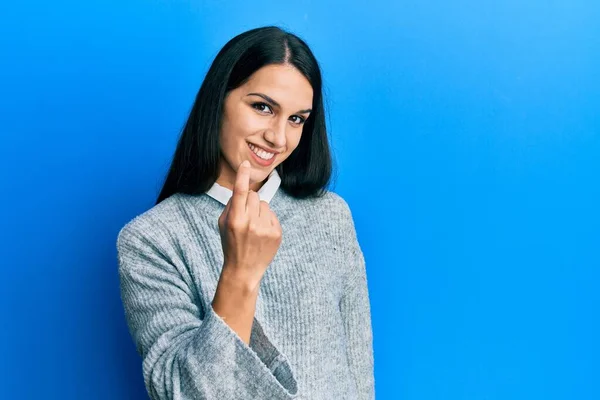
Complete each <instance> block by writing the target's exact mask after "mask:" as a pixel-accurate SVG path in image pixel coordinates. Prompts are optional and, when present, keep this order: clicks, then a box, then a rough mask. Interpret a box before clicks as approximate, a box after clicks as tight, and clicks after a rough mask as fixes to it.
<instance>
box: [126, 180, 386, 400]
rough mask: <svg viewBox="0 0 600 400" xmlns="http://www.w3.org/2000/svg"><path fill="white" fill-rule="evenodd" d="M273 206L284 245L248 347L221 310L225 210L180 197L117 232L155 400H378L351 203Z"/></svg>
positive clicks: (129, 310)
mask: <svg viewBox="0 0 600 400" xmlns="http://www.w3.org/2000/svg"><path fill="white" fill-rule="evenodd" d="M269 205H270V208H271V210H273V212H274V213H275V214H276V215H277V218H278V220H279V223H280V224H281V227H282V231H283V233H282V241H281V245H280V247H279V249H278V251H277V253H276V255H275V257H274V258H273V260H272V262H271V264H270V265H269V267H268V269H267V270H266V272H265V273H264V275H263V277H262V280H261V283H260V287H259V292H258V297H257V301H256V311H255V316H254V320H253V324H252V330H251V336H250V343H249V344H246V343H245V342H244V341H243V340H242V339H241V338H240V337H239V336H238V335H237V333H236V332H235V331H234V330H233V329H231V328H230V327H229V325H227V323H225V321H224V320H223V319H222V318H221V317H220V316H219V315H218V314H217V313H216V312H215V311H214V310H213V308H212V305H211V302H212V299H213V297H214V294H215V291H216V288H217V283H218V280H219V276H220V273H221V269H222V267H223V249H222V245H221V238H220V234H219V227H218V218H219V216H220V215H221V213H222V212H223V209H224V207H225V206H224V205H223V204H221V203H220V202H219V201H217V200H215V199H214V198H212V197H210V196H208V195H207V194H206V193H204V194H200V195H187V194H182V193H176V194H174V195H172V196H170V197H169V198H167V199H165V200H163V201H162V202H161V203H159V204H158V205H155V206H154V207H152V208H150V209H149V210H147V211H145V212H143V213H142V214H140V215H138V216H137V217H135V218H133V219H132V220H131V221H129V222H128V223H127V224H126V225H125V226H124V227H123V228H122V229H121V230H120V232H119V234H118V238H117V253H118V262H119V278H120V288H121V299H122V302H123V306H124V311H125V318H126V321H127V324H128V327H129V332H130V334H131V336H132V338H133V341H134V343H135V346H136V349H137V352H138V353H139V354H140V356H141V358H142V373H143V377H144V383H145V386H146V389H147V391H148V394H149V395H150V398H152V399H160V400H166V399H178V400H184V399H209V400H212V399H218V400H228V399H267V400H278V399H282V400H283V399H296V400H300V399H302V400H319V399H327V400H332V399H333V400H338V399H339V400H342V399H344V400H353V399H359V400H364V399H368V400H371V399H374V397H375V389H374V362H373V361H374V358H373V345H372V342H373V337H372V330H371V312H370V305H369V294H368V286H367V275H366V269H365V259H364V257H363V253H362V251H361V248H360V245H359V242H358V240H357V234H356V231H355V226H354V221H353V217H352V214H351V212H350V208H349V207H348V204H347V203H346V201H345V200H344V199H343V198H342V197H341V196H339V195H338V194H336V193H334V192H331V191H327V192H326V194H325V195H324V196H323V197H320V198H316V199H296V198H294V197H292V196H290V195H288V194H287V193H285V192H284V191H283V190H282V189H279V190H277V191H276V192H275V194H274V196H273V198H272V200H271V201H270V204H269Z"/></svg>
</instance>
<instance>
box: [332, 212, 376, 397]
mask: <svg viewBox="0 0 600 400" xmlns="http://www.w3.org/2000/svg"><path fill="white" fill-rule="evenodd" d="M346 207H347V205H346ZM346 211H347V218H346V222H345V228H346V232H347V235H348V236H347V237H348V244H349V247H348V250H347V251H348V265H350V267H351V268H350V271H349V272H348V274H349V276H348V279H347V281H346V282H347V283H346V287H345V290H344V294H343V296H342V299H341V301H340V312H341V314H342V318H343V321H344V329H345V332H346V339H347V342H348V343H347V346H348V347H347V353H348V360H349V366H350V371H351V373H352V376H353V377H354V381H355V383H356V389H357V392H358V398H359V399H361V400H372V399H374V398H375V377H374V357H373V333H372V328H371V308H370V303H369V292H368V285H367V273H366V267H365V259H364V256H363V253H362V251H361V248H360V245H359V243H358V240H357V237H356V230H355V228H354V222H353V220H352V215H351V213H350V209H349V208H348V209H347V210H346Z"/></svg>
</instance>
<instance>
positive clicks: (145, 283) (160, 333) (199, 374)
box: [117, 226, 297, 400]
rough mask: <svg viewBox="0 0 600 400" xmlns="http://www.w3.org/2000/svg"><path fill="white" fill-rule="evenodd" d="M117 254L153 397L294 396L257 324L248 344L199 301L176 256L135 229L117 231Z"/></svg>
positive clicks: (286, 372) (282, 362)
mask: <svg viewBox="0 0 600 400" xmlns="http://www.w3.org/2000/svg"><path fill="white" fill-rule="evenodd" d="M117 250H118V259H119V277H120V283H121V299H122V301H123V306H124V309H125V317H126V319H127V324H128V327H129V331H130V333H131V335H132V338H133V340H134V342H135V344H136V349H137V351H138V353H139V354H140V355H141V357H142V360H143V362H142V370H143V375H144V383H145V385H146V389H147V391H148V394H149V395H150V398H151V399H153V400H171V399H172V400H175V399H177V400H188V399H190V400H191V399H224V400H225V399H239V398H244V399H246V398H249V399H250V398H265V399H267V398H268V399H294V398H296V396H297V383H296V380H295V377H294V375H293V371H292V369H291V367H290V365H289V363H288V360H287V358H286V357H285V356H284V355H283V354H281V353H280V352H279V351H278V349H277V348H276V347H275V346H274V345H273V343H271V341H270V340H269V338H268V337H267V336H266V335H265V333H264V332H263V329H262V327H261V325H260V323H259V322H258V321H257V320H256V319H255V318H254V320H253V324H252V331H251V338H250V341H249V342H250V344H249V345H247V344H246V343H245V342H244V341H243V340H242V339H241V338H240V336H239V335H238V334H237V333H236V332H235V331H234V330H232V329H231V328H230V326H229V325H227V324H226V323H225V321H224V320H223V319H222V318H221V317H220V316H219V315H218V314H217V313H216V312H215V311H214V309H213V307H212V305H211V304H210V303H209V302H201V301H200V300H199V299H198V298H197V297H198V295H197V294H195V291H194V290H192V289H191V284H188V283H186V279H184V275H182V273H181V272H180V271H179V270H178V269H177V265H179V266H180V267H181V265H180V264H181V263H180V262H179V261H173V260H175V259H176V255H173V256H172V257H170V256H168V255H167V253H166V252H165V251H163V250H162V249H161V248H160V246H158V245H157V244H156V243H153V242H152V240H151V239H150V238H148V237H146V236H144V235H142V234H141V233H139V232H137V231H136V230H135V229H134V228H133V227H132V226H129V227H128V226H126V227H125V228H123V229H122V230H121V232H120V233H119V236H118V239H117ZM187 281H189V279H187ZM199 303H200V304H199Z"/></svg>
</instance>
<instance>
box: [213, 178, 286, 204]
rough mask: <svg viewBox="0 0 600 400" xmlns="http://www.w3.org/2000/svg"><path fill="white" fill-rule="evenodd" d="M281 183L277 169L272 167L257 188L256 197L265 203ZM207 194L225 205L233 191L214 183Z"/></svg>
mask: <svg viewBox="0 0 600 400" xmlns="http://www.w3.org/2000/svg"><path fill="white" fill-rule="evenodd" d="M280 184H281V177H280V176H279V174H278V173H277V170H276V169H274V170H273V171H271V173H270V174H269V177H268V178H267V181H266V182H265V183H264V184H263V185H262V186H261V188H260V189H258V197H259V198H260V200H264V201H266V202H267V203H269V202H270V201H271V199H272V198H273V196H274V195H275V192H277V189H279V185H280ZM206 194H207V195H209V196H210V197H212V198H213V199H215V200H217V201H218V202H220V203H221V204H223V205H227V202H228V201H229V199H230V198H231V196H232V195H233V191H232V190H230V189H227V188H226V187H224V186H221V185H219V184H218V183H216V182H215V183H214V184H213V185H212V187H211V188H210V189H208V191H207V192H206Z"/></svg>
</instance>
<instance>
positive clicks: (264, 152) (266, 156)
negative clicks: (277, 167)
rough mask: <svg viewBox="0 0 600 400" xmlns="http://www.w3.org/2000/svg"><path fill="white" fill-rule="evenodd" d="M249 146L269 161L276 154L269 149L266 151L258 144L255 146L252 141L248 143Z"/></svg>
mask: <svg viewBox="0 0 600 400" xmlns="http://www.w3.org/2000/svg"><path fill="white" fill-rule="evenodd" d="M248 147H250V150H252V152H253V153H254V154H256V155H257V156H259V157H260V158H261V159H263V160H265V161H268V160H270V159H271V158H273V156H275V154H274V153H269V152H267V151H264V150H262V149H260V148H258V147H256V146H254V145H253V144H252V143H248Z"/></svg>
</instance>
